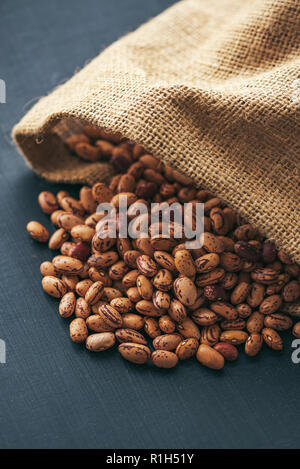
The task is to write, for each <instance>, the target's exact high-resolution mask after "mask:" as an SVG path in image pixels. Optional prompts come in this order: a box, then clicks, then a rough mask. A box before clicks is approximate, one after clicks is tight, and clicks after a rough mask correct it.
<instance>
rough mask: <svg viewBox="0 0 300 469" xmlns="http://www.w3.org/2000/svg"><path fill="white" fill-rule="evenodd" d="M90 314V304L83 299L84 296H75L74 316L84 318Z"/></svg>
mask: <svg viewBox="0 0 300 469" xmlns="http://www.w3.org/2000/svg"><path fill="white" fill-rule="evenodd" d="M90 314H91V308H90V305H89V304H88V303H87V301H85V299H84V298H77V301H76V306H75V316H76V317H77V318H82V319H86V318H88V317H89V316H90Z"/></svg>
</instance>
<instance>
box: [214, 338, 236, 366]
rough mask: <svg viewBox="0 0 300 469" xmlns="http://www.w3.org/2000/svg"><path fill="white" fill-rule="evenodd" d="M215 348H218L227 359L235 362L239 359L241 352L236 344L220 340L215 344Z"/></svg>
mask: <svg viewBox="0 0 300 469" xmlns="http://www.w3.org/2000/svg"><path fill="white" fill-rule="evenodd" d="M214 349H215V350H217V352H219V353H220V354H221V355H223V357H224V358H225V360H227V361H229V362H233V361H235V360H236V359H237V357H238V355H239V352H238V350H237V348H236V347H235V346H234V345H231V344H227V343H226V342H219V343H217V344H216V345H215V346H214Z"/></svg>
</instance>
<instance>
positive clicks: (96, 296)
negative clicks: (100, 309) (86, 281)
mask: <svg viewBox="0 0 300 469" xmlns="http://www.w3.org/2000/svg"><path fill="white" fill-rule="evenodd" d="M103 292H104V285H103V283H102V282H101V281H100V280H99V281H98V282H94V283H93V284H92V285H91V286H90V288H89V289H88V290H87V292H86V294H85V297H84V298H85V301H86V302H87V303H89V304H90V305H93V304H95V303H97V301H99V300H100V299H101V298H102V296H103Z"/></svg>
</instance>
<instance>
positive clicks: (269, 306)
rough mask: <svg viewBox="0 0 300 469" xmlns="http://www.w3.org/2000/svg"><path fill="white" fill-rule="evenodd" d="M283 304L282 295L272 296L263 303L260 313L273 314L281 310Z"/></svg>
mask: <svg viewBox="0 0 300 469" xmlns="http://www.w3.org/2000/svg"><path fill="white" fill-rule="evenodd" d="M281 304H282V298H281V296H280V295H271V296H268V297H267V298H265V299H264V300H263V301H262V303H261V304H260V306H259V311H260V313H262V314H273V313H275V312H276V311H277V310H278V309H279V308H280V306H281Z"/></svg>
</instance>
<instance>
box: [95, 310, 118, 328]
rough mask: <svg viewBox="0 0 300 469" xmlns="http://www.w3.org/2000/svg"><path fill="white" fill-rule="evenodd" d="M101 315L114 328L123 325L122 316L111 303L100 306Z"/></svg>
mask: <svg viewBox="0 0 300 469" xmlns="http://www.w3.org/2000/svg"><path fill="white" fill-rule="evenodd" d="M98 314H99V316H100V318H101V319H103V321H104V322H105V323H106V324H107V325H108V326H109V327H113V328H119V327H121V326H122V316H121V315H120V313H119V312H118V311H117V310H116V309H115V308H113V307H112V306H110V305H102V306H100V307H99V313H98Z"/></svg>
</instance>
